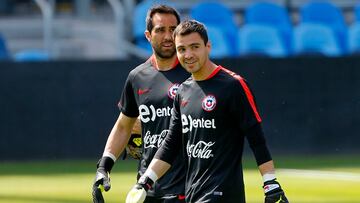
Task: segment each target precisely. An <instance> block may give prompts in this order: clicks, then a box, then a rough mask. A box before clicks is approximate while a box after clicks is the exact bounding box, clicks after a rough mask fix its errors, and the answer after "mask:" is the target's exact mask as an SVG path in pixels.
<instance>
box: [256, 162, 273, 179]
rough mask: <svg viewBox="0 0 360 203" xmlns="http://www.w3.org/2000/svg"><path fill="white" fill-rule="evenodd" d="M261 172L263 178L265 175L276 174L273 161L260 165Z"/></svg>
mask: <svg viewBox="0 0 360 203" xmlns="http://www.w3.org/2000/svg"><path fill="white" fill-rule="evenodd" d="M259 171H260V173H261V175H262V176H264V175H265V174H275V167H274V162H273V161H272V160H271V161H268V162H265V163H263V164H261V165H259Z"/></svg>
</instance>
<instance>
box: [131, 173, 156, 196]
mask: <svg viewBox="0 0 360 203" xmlns="http://www.w3.org/2000/svg"><path fill="white" fill-rule="evenodd" d="M153 184H154V181H153V180H151V179H150V178H149V177H148V176H141V178H140V179H139V181H138V183H136V185H135V186H134V187H133V188H132V189H131V190H130V192H129V193H128V194H127V196H126V203H143V202H144V200H145V198H146V194H147V191H148V190H149V189H151V188H152V185H153Z"/></svg>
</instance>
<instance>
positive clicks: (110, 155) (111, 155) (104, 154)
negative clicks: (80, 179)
mask: <svg viewBox="0 0 360 203" xmlns="http://www.w3.org/2000/svg"><path fill="white" fill-rule="evenodd" d="M104 156H106V157H110V158H111V159H112V160H113V161H114V162H115V161H116V157H115V155H113V154H112V153H111V152H104V153H103V157H104Z"/></svg>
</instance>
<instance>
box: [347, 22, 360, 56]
mask: <svg viewBox="0 0 360 203" xmlns="http://www.w3.org/2000/svg"><path fill="white" fill-rule="evenodd" d="M348 34H349V36H348V48H349V53H350V54H354V55H359V54H360V21H359V22H357V23H354V24H353V25H351V26H350V27H349V33H348Z"/></svg>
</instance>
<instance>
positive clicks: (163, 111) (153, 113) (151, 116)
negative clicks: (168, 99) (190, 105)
mask: <svg viewBox="0 0 360 203" xmlns="http://www.w3.org/2000/svg"><path fill="white" fill-rule="evenodd" d="M171 110H172V108H170V107H168V106H167V107H164V108H158V109H155V107H154V106H153V105H150V107H148V106H146V105H145V104H141V105H140V106H139V114H140V120H141V121H142V122H144V123H147V122H149V121H150V120H151V121H155V119H156V118H157V117H165V116H171Z"/></svg>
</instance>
